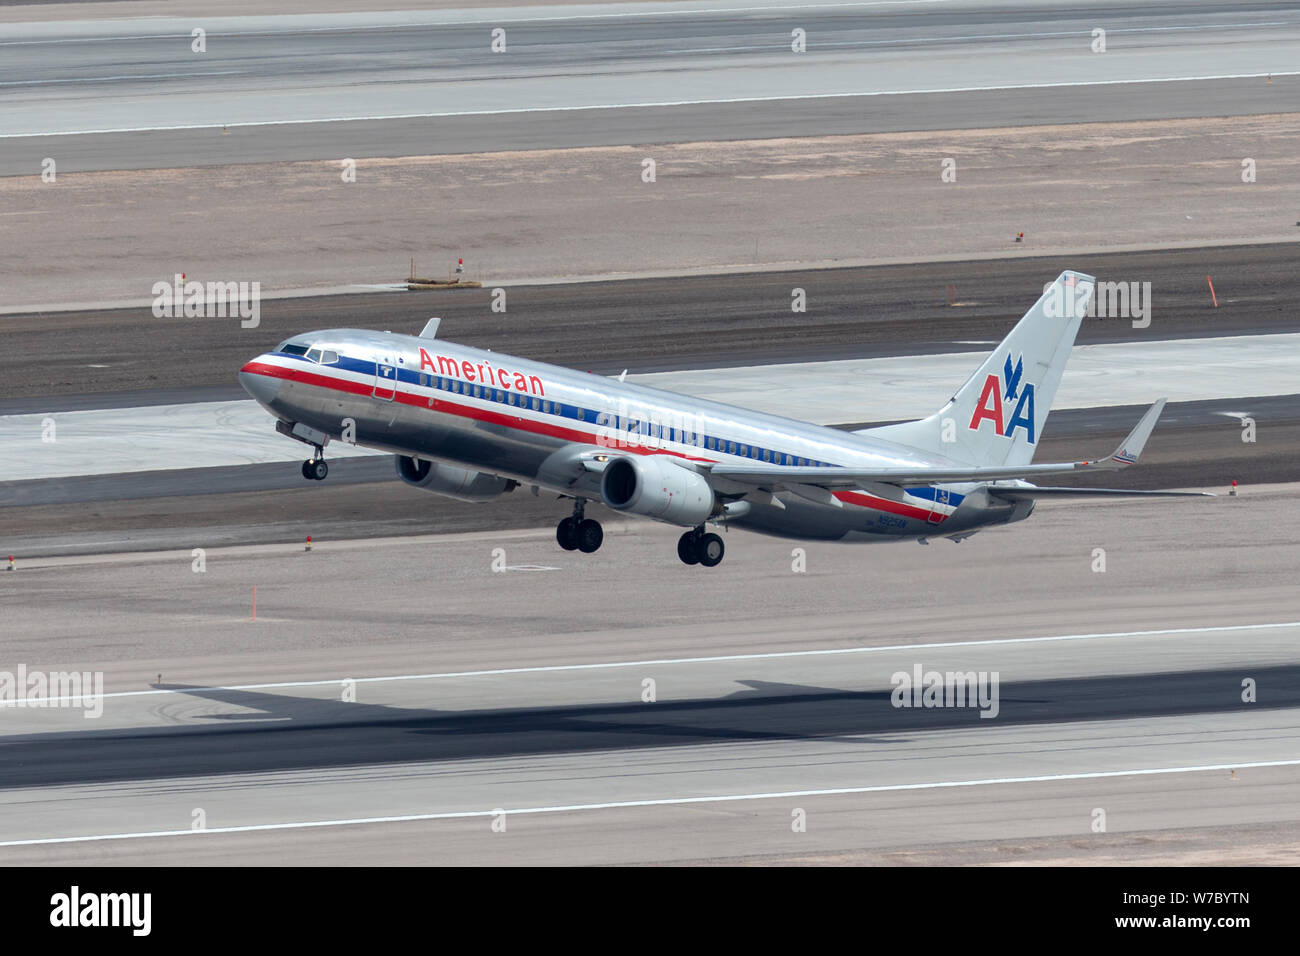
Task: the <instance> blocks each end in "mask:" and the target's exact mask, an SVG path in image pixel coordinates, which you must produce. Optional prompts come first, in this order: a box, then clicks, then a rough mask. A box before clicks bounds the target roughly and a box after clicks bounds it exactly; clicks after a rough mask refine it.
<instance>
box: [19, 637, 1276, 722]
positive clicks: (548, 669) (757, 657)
mask: <svg viewBox="0 0 1300 956" xmlns="http://www.w3.org/2000/svg"><path fill="white" fill-rule="evenodd" d="M1287 627H1291V628H1300V621H1278V622H1275V623H1271V624H1230V625H1227V626H1224V627H1173V628H1165V629H1163V630H1158V631H1110V632H1099V633H1095V634H1057V635H1051V636H1044V637H999V638H988V639H985V640H980V641H941V642H933V643H929V644H884V645H880V646H877V647H832V648H821V649H818V650H811V651H768V652H765V653H760V654H722V655H717V656H714V657H667V658H660V659H657V660H641V661H603V662H600V663H595V664H546V665H542V666H537V667H501V668H497V669H494V670H480V671H442V672H438V673H432V674H393V675H390V676H388V677H339V678H334V679H330V680H300V681H277V682H275V683H270V684H233V685H231V686H228V687H222V686H211V687H185V688H182V689H178V690H164V689H155V690H125V691H115V692H112V693H108V694H104V695H103V696H104V697H105V698H108V697H148V696H150V695H152V694H192V693H197V692H199V691H214V690H273V689H276V688H282V687H333V686H335V685H338V684H341V683H343V681H345V680H350V681H352V682H353V683H355V684H379V683H383V682H385V681H399V680H446V679H448V678H457V677H499V676H503V675H508V674H545V673H552V672H556V671H590V670H608V669H613V668H619V667H662V666H664V665H668V664H714V663H721V662H725V661H763V660H779V659H781V658H788V657H824V656H827V655H831V654H879V653H882V652H885V651H924V650H936V649H940V648H954V647H957V648H967V647H994V646H1001V645H1004V644H1048V643H1054V642H1057V641H1095V640H1107V639H1114V638H1120V637H1170V636H1173V635H1177V634H1213V633H1216V632H1221V633H1225V634H1226V633H1230V632H1232V631H1263V630H1270V629H1277V628H1287ZM80 699H81V697H42V698H39V700H40V701H41V706H48V704H50V703H53V702H55V701H70V700H80ZM27 702H28V699H27V698H23V699H22V700H6V701H0V706H8V707H17V706H20V705H26V704H27Z"/></svg>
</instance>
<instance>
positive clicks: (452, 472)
mask: <svg viewBox="0 0 1300 956" xmlns="http://www.w3.org/2000/svg"><path fill="white" fill-rule="evenodd" d="M396 457H397V477H399V478H401V479H402V481H404V482H406V483H407V484H408V485H415V487H417V488H423V489H424V490H425V491H431V492H433V493H434V494H435V495H442V496H443V497H445V498H455V499H456V500H457V501H488V500H490V499H492V498H495V497H497V496H498V495H500V494H504V493H505V492H507V491H511V490H512V489H513V488H514V487H515V482H513V481H511V480H510V479H509V478H501V477H498V476H497V475H485V474H483V472H481V471H470V470H469V469H468V468H458V467H456V466H455V465H444V464H442V463H441V462H436V461H425V460H424V459H423V458H412V457H410V456H409V455H398V456H396Z"/></svg>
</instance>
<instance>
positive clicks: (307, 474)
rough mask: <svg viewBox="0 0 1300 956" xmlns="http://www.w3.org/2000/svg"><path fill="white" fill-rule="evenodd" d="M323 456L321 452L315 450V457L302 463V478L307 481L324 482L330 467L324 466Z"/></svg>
mask: <svg viewBox="0 0 1300 956" xmlns="http://www.w3.org/2000/svg"><path fill="white" fill-rule="evenodd" d="M323 455H324V453H323V452H322V450H321V449H319V448H317V449H316V457H315V458H308V459H307V460H306V461H304V462H303V463H302V476H303V477H304V478H306V479H307V480H308V481H324V480H325V476H326V475H328V474H329V473H330V466H329V465H327V464H325V458H324V457H323Z"/></svg>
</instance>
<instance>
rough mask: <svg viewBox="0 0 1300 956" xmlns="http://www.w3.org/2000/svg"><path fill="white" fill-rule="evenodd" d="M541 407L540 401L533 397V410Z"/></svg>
mask: <svg viewBox="0 0 1300 956" xmlns="http://www.w3.org/2000/svg"><path fill="white" fill-rule="evenodd" d="M541 407H542V403H541V402H540V401H539V400H538V399H536V398H534V399H533V411H538V410H539V409H540V408H541Z"/></svg>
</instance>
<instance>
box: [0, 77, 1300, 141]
mask: <svg viewBox="0 0 1300 956" xmlns="http://www.w3.org/2000/svg"><path fill="white" fill-rule="evenodd" d="M1270 76H1300V70H1276V71H1270V72H1264V73H1211V74H1204V75H1199V76H1162V77H1137V78H1133V79H1118V80H1071V81H1063V82H1059V83H1014V84H1004V85H996V86H950V87H934V88H924V87H922V88H918V89H909V90H870V91H867V92H839V93H795V94H790V95H787V96H740V97H731V98H727V99H704V100H663V101H655V102H646V103H599V104H593V105H584V106H525V107H517V108H511V109H496V110H450V111H446V112H440V113H391V114H381V115H361V116H325V117H317V118H309V119H284V120H260V121H250V122H231V123H195V124H180V125H173V126H123V127H106V128H102V129H76V130H35V131H32V130H28V131H23V132H18V133H0V139H16V138H18V137H28V136H91V135H99V134H103V133H146V132H175V131H179V130H200V129H222V128H234V129H241V128H249V127H259V126H301V125H309V124H311V123H360V122H389V121H392V120H418V119H449V118H453V117H458V116H509V115H513V114H517V113H572V112H579V111H583V110H629V109H655V108H662V107H670V106H725V105H728V104H741V103H775V102H782V101H786V100H834V99H847V98H851V97H856V96H863V97H866V96H914V95H916V94H919V93H944V94H947V93H996V92H1005V91H1012V90H1051V89H1064V88H1069V87H1089V86H1130V85H1132V84H1135V83H1191V82H1197V81H1201V82H1206V81H1215V80H1260V79H1264V78H1265V77H1270Z"/></svg>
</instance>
